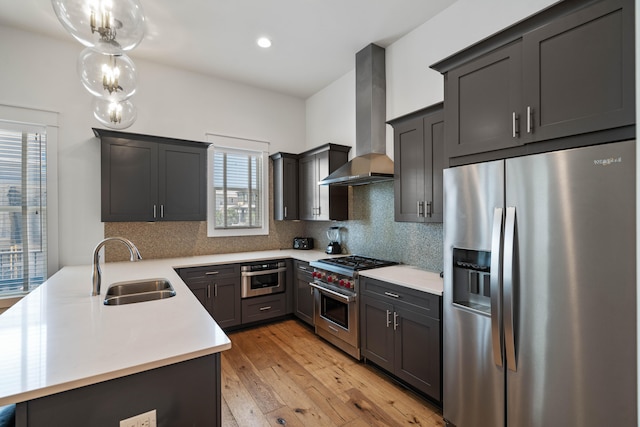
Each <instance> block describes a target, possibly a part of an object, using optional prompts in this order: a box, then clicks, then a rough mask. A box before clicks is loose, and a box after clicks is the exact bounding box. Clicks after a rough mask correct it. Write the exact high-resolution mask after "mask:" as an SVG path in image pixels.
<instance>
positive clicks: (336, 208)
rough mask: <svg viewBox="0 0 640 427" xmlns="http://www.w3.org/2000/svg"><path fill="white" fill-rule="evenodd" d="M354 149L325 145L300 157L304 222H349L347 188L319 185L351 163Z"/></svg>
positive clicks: (300, 186) (301, 211)
mask: <svg viewBox="0 0 640 427" xmlns="http://www.w3.org/2000/svg"><path fill="white" fill-rule="evenodd" d="M350 149H351V147H349V146H345V145H337V144H325V145H323V146H320V147H318V148H315V149H313V150H309V151H306V152H304V153H302V154H300V156H299V157H298V171H299V181H298V185H299V199H298V209H299V210H298V212H299V216H300V219H304V220H310V221H329V220H346V219H348V218H349V199H348V194H349V190H348V187H347V186H342V185H339V186H336V185H318V182H319V181H320V180H322V179H324V178H326V177H327V176H328V175H329V174H330V173H331V172H333V171H335V170H336V169H338V168H339V167H340V166H342V165H343V164H345V163H346V162H347V161H348V156H349V150H350Z"/></svg>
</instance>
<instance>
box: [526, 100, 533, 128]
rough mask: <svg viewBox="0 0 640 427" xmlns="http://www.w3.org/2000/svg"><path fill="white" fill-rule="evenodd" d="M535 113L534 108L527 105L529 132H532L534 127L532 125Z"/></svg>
mask: <svg viewBox="0 0 640 427" xmlns="http://www.w3.org/2000/svg"><path fill="white" fill-rule="evenodd" d="M532 114H533V109H532V108H531V107H530V106H527V133H532V132H533V127H532V122H533V120H532V116H531V115H532Z"/></svg>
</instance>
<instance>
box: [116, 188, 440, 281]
mask: <svg viewBox="0 0 640 427" xmlns="http://www.w3.org/2000/svg"><path fill="white" fill-rule="evenodd" d="M272 195H273V191H270V199H271V200H270V204H269V205H270V212H273V200H272V199H273V196H272ZM349 199H350V200H349V206H350V208H349V218H350V219H349V220H348V221H322V222H315V221H273V219H271V220H270V224H269V235H268V236H252V237H226V238H221V237H218V238H210V237H207V224H206V222H188V221H185V222H173V221H172V222H110V223H105V237H110V236H123V237H126V238H128V239H130V240H131V241H132V242H134V243H135V244H136V246H137V247H138V249H139V250H140V253H141V254H142V256H143V258H146V259H155V258H172V257H186V256H194V255H206V254H218V253H230V252H244V251H258V250H270V249H285V248H291V247H292V242H293V238H294V237H296V236H306V237H313V238H314V240H315V242H314V243H315V247H316V248H317V249H322V248H324V247H325V246H326V245H327V243H328V239H327V236H326V231H327V229H328V228H329V227H333V226H339V227H340V228H341V236H342V246H343V250H344V251H345V252H348V253H352V254H357V255H365V256H370V257H375V258H381V259H387V260H391V261H398V262H401V263H403V264H409V265H415V266H417V267H420V268H424V269H427V270H431V271H437V272H439V271H442V265H443V258H442V257H443V255H442V249H443V229H442V224H418V223H402V222H395V221H394V219H393V218H394V211H393V181H387V182H381V183H377V184H370V185H362V186H355V187H350V188H349ZM270 216H271V215H270ZM106 250H107V252H106V258H107V260H108V261H124V260H128V259H129V252H128V251H127V250H126V248H125V247H124V246H122V247H120V245H110V246H108V247H107V248H106Z"/></svg>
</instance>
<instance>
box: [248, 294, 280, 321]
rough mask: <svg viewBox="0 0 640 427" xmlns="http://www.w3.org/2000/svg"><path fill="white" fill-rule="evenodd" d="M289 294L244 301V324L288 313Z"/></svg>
mask: <svg viewBox="0 0 640 427" xmlns="http://www.w3.org/2000/svg"><path fill="white" fill-rule="evenodd" d="M286 308H287V294H286V293H284V292H282V293H279V294H275V295H265V296H261V297H254V298H246V299H243V300H242V323H243V324H244V323H251V322H257V321H260V320H267V319H271V318H274V317H278V316H283V315H285V314H286V313H287V310H286Z"/></svg>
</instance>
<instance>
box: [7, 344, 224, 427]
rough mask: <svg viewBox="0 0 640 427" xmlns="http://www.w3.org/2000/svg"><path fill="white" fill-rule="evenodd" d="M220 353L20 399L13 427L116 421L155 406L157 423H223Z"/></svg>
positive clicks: (104, 426)
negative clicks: (23, 400) (33, 397)
mask: <svg viewBox="0 0 640 427" xmlns="http://www.w3.org/2000/svg"><path fill="white" fill-rule="evenodd" d="M220 375H221V370H220V354H219V353H216V354H212V355H209V356H203V357H200V358H197V359H192V360H187V361H185V362H180V363H175V364H172V365H168V366H164V367H161V368H157V369H152V370H149V371H144V372H140V373H137V374H132V375H127V376H125V377H121V378H115V379H112V380H109V381H104V382H101V383H97V384H93V385H89V386H85V387H80V388H76V389H73V390H69V391H65V392H61V393H56V394H52V395H50V396H46V397H42V398H39V399H33V400H28V401H26V402H22V403H18V405H17V406H16V426H17V427H27V426H28V427H49V426H85V425H86V426H93V427H112V426H118V425H119V422H120V420H124V419H127V418H130V417H133V416H134V415H138V414H142V413H145V412H148V411H151V410H154V409H155V410H156V417H157V419H156V421H157V425H158V426H213V427H217V426H221V425H222V420H221V397H222V394H221V384H220V380H221V379H220Z"/></svg>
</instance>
